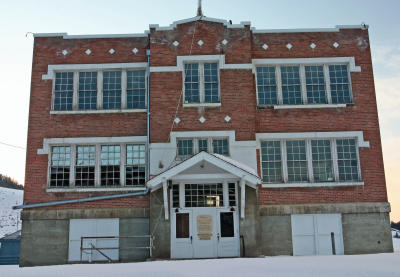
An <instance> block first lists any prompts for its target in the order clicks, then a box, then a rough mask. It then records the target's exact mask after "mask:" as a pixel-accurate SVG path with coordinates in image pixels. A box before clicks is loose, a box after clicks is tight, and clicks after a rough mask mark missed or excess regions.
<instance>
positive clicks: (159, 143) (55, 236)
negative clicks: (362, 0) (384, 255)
mask: <svg viewBox="0 0 400 277" xmlns="http://www.w3.org/2000/svg"><path fill="white" fill-rule="evenodd" d="M34 37H35V39H34V51H33V64H32V83H31V96H30V97H31V98H30V113H29V129H28V147H27V159H26V181H25V193H24V205H23V207H22V208H23V212H22V220H23V224H22V243H21V257H20V264H21V265H22V266H31V265H44V264H62V263H69V262H80V261H89V260H90V261H96V260H107V259H108V258H110V259H112V260H118V261H132V260H143V259H146V258H148V257H149V256H150V255H151V256H152V257H153V258H167V259H168V258H202V257H237V256H240V255H245V256H249V257H252V256H259V255H322V254H324V255H326V254H356V253H377V252H391V251H393V248H392V241H391V236H390V228H389V212H390V205H389V203H388V199H387V193H386V184H385V176H384V168H383V159H382V149H381V140H380V132H379V123H378V114H377V106H376V98H375V89H374V80H373V70H372V62H371V53H370V44H369V37H368V30H367V26H365V25H360V26H337V27H336V28H332V29H299V30H296V29H294V30H258V29H255V28H253V27H251V26H250V23H249V22H242V23H241V24H232V23H230V22H227V21H225V20H221V19H213V18H209V17H205V16H197V17H194V18H190V19H185V20H181V21H177V22H174V23H173V24H171V25H170V26H168V27H160V26H158V25H150V28H149V31H146V32H145V33H143V34H121V35H78V36H73V35H68V34H66V33H57V34H35V35H34ZM82 237H83V238H82ZM88 237H89V238H88ZM105 237H108V238H105ZM150 237H151V239H150ZM150 241H151V244H152V251H149V249H148V248H146V247H147V246H149V244H150ZM140 247H143V248H140ZM82 248H83V249H82ZM106 248H111V249H106Z"/></svg>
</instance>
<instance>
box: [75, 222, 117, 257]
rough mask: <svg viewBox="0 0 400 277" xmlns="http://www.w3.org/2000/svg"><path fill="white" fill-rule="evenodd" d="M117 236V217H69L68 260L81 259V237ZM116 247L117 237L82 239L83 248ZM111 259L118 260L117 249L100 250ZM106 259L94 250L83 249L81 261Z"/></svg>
mask: <svg viewBox="0 0 400 277" xmlns="http://www.w3.org/2000/svg"><path fill="white" fill-rule="evenodd" d="M105 236H119V219H118V218H106V219H71V220H70V222H69V254H68V260H69V261H70V262H75V261H81V249H80V248H81V237H105ZM92 245H93V246H94V247H96V248H104V247H112V248H114V247H118V246H119V239H118V238H112V239H109V238H107V239H106V238H93V239H84V240H83V248H90V247H91V246H92ZM100 251H101V252H103V253H104V254H105V255H106V256H108V257H110V258H111V259H112V260H118V249H108V250H107V249H105V250H104V249H103V250H101V249H100ZM106 260H107V259H106V258H105V257H104V256H103V255H101V254H100V253H99V252H98V251H95V250H84V251H83V253H82V261H106Z"/></svg>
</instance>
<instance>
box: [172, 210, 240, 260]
mask: <svg viewBox="0 0 400 277" xmlns="http://www.w3.org/2000/svg"><path fill="white" fill-rule="evenodd" d="M171 220H172V221H171V258H173V259H185V258H216V257H238V256H239V255H240V245H239V226H238V215H237V211H230V209H229V208H216V207H199V208H187V209H180V210H179V212H178V213H175V212H174V211H172V216H171Z"/></svg>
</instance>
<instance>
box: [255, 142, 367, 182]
mask: <svg viewBox="0 0 400 277" xmlns="http://www.w3.org/2000/svg"><path fill="white" fill-rule="evenodd" d="M261 171H262V179H263V182H264V183H272V184H279V183H301V182H311V183H322V182H325V183H326V182H359V181H360V179H361V178H360V173H359V171H360V170H359V157H358V150H357V142H356V139H353V138H343V139H302V140H268V141H261Z"/></svg>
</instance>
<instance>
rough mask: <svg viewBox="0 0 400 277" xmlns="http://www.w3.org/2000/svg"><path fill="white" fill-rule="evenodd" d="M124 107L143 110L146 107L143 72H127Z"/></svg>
mask: <svg viewBox="0 0 400 277" xmlns="http://www.w3.org/2000/svg"><path fill="white" fill-rule="evenodd" d="M126 75H127V87H126V97H127V102H126V107H127V108H128V109H144V108H145V107H146V76H145V70H132V71H127V72H126Z"/></svg>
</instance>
